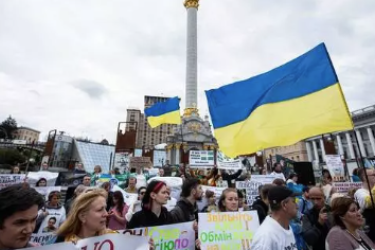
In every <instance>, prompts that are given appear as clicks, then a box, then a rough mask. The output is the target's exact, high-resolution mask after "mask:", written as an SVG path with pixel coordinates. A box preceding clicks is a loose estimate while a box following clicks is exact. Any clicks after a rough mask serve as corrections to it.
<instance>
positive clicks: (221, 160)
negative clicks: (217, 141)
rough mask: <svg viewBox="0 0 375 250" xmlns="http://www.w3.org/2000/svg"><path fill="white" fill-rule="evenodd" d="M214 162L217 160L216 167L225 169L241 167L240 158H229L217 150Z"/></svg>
mask: <svg viewBox="0 0 375 250" xmlns="http://www.w3.org/2000/svg"><path fill="white" fill-rule="evenodd" d="M216 162H217V167H218V169H225V170H240V169H242V161H241V159H233V158H229V157H227V156H226V155H224V153H222V152H220V151H218V152H217V157H216Z"/></svg>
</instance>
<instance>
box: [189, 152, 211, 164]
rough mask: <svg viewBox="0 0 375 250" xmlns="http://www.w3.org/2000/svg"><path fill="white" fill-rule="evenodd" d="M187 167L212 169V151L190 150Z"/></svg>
mask: <svg viewBox="0 0 375 250" xmlns="http://www.w3.org/2000/svg"><path fill="white" fill-rule="evenodd" d="M189 165H190V167H191V168H199V167H205V168H207V167H208V168H212V167H213V166H214V165H215V159H214V151H212V150H190V153H189Z"/></svg>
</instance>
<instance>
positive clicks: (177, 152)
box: [174, 145, 181, 165]
mask: <svg viewBox="0 0 375 250" xmlns="http://www.w3.org/2000/svg"><path fill="white" fill-rule="evenodd" d="M180 162H181V161H180V145H176V159H175V163H174V164H176V165H178V164H180Z"/></svg>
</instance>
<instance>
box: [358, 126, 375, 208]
mask: <svg viewBox="0 0 375 250" xmlns="http://www.w3.org/2000/svg"><path fill="white" fill-rule="evenodd" d="M353 132H354V137H355V141H356V143H357V147H358V152H359V157H360V159H361V165H362V168H363V173H364V175H365V179H366V182H367V185H368V187H369V188H371V186H370V181H369V179H368V175H367V172H366V168H365V165H364V164H363V156H362V152H361V148H360V146H359V141H358V137H357V133H356V132H355V130H354V129H353ZM354 151H355V150H354ZM370 198H371V204H372V208H375V206H374V204H375V202H374V198H373V197H372V194H371V190H370Z"/></svg>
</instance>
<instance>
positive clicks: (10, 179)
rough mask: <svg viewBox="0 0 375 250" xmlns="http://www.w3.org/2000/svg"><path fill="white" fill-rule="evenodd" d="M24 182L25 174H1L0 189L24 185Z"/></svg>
mask: <svg viewBox="0 0 375 250" xmlns="http://www.w3.org/2000/svg"><path fill="white" fill-rule="evenodd" d="M24 180H25V175H24V174H0V189H3V188H5V187H8V186H11V185H14V184H18V183H23V182H24Z"/></svg>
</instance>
